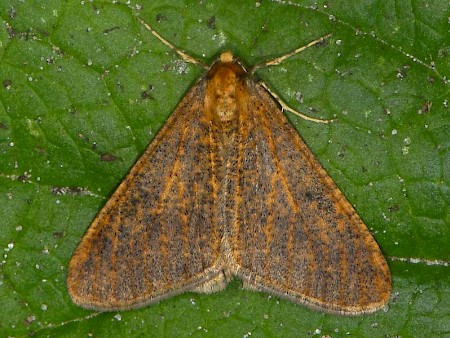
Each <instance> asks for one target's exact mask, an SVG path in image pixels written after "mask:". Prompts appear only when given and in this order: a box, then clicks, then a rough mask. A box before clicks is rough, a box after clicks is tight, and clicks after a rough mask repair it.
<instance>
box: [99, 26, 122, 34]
mask: <svg viewBox="0 0 450 338" xmlns="http://www.w3.org/2000/svg"><path fill="white" fill-rule="evenodd" d="M117 29H120V27H119V26H114V27H111V28H107V29H105V30H104V31H103V34H108V33H111V32H112V31H115V30H117Z"/></svg>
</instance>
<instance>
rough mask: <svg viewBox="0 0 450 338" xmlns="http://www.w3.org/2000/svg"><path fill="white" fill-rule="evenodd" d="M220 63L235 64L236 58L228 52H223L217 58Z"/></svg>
mask: <svg viewBox="0 0 450 338" xmlns="http://www.w3.org/2000/svg"><path fill="white" fill-rule="evenodd" d="M219 60H220V62H224V63H226V62H237V60H236V58H235V57H234V55H233V53H232V52H230V51H229V50H228V51H226V52H223V53H222V54H220V57H219Z"/></svg>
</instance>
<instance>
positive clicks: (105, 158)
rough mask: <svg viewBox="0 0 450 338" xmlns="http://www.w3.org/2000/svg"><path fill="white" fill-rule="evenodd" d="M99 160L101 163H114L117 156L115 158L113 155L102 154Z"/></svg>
mask: <svg viewBox="0 0 450 338" xmlns="http://www.w3.org/2000/svg"><path fill="white" fill-rule="evenodd" d="M100 159H101V160H102V161H103V162H114V161H116V160H117V159H118V157H117V156H115V155H113V154H108V153H107V154H103V155H102V156H101V157H100Z"/></svg>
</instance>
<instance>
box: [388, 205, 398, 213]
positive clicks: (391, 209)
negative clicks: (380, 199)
mask: <svg viewBox="0 0 450 338" xmlns="http://www.w3.org/2000/svg"><path fill="white" fill-rule="evenodd" d="M399 210H400V206H398V205H397V204H395V205H393V206H392V207H389V211H390V212H397V211H399Z"/></svg>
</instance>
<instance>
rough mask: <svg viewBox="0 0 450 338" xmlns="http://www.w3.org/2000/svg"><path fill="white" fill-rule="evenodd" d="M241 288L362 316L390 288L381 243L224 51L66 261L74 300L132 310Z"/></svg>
mask: <svg viewBox="0 0 450 338" xmlns="http://www.w3.org/2000/svg"><path fill="white" fill-rule="evenodd" d="M233 275H234V276H238V277H240V278H241V279H242V280H243V282H244V287H245V288H248V289H252V290H258V291H266V292H269V293H272V294H275V295H278V296H281V297H285V298H288V299H290V300H292V301H294V302H297V303H303V304H306V305H309V306H311V307H313V308H317V309H321V310H325V311H329V312H333V313H339V314H348V315H352V314H359V313H370V312H373V311H375V310H377V309H379V308H380V307H382V306H383V305H384V304H386V302H387V301H388V299H389V295H390V291H391V280H390V273H389V268H388V266H387V263H386V261H385V259H384V257H383V255H382V253H381V250H380V248H379V247H378V245H377V243H376V242H375V240H374V238H373V237H372V235H371V234H370V232H369V230H368V229H367V227H366V226H365V224H364V223H363V222H362V220H361V219H360V218H359V216H358V215H357V214H356V212H355V210H354V209H353V207H352V205H351V204H350V203H349V202H348V201H347V199H346V198H345V197H344V195H343V194H342V192H341V191H340V190H339V189H338V188H337V187H336V185H335V184H334V182H333V180H332V179H331V178H330V177H329V175H328V174H327V173H326V172H325V170H324V169H323V168H322V166H321V165H320V163H319V162H318V161H317V160H316V158H315V157H314V155H313V154H312V152H311V151H310V150H309V148H308V147H307V146H306V144H305V143H304V142H303V140H302V139H301V137H300V136H299V135H298V133H297V132H296V131H295V130H294V128H293V127H292V126H291V125H290V124H289V122H288V121H287V119H286V117H285V116H284V115H283V113H282V111H281V110H280V109H279V108H278V106H277V105H276V103H275V102H274V100H273V99H272V97H271V96H270V94H269V93H268V92H267V91H266V90H265V89H264V88H263V87H262V86H260V85H259V84H257V83H255V82H254V81H253V80H252V79H251V78H249V76H248V73H247V72H246V70H245V69H244V68H243V67H242V66H241V65H240V64H239V62H237V61H236V60H235V59H234V58H233V56H232V54H231V53H229V52H225V53H223V54H222V55H221V57H220V59H219V60H218V61H217V62H216V63H215V64H214V65H213V66H212V67H211V68H210V70H209V71H208V73H207V74H206V75H205V77H204V78H202V79H201V80H200V81H199V82H198V83H197V84H196V85H194V86H193V88H192V89H191V90H190V92H189V93H188V94H187V95H186V96H185V97H184V98H183V100H182V101H181V103H180V104H179V106H178V107H177V109H176V110H175V112H174V113H173V114H172V116H171V117H170V118H169V120H168V121H167V122H166V124H165V125H164V127H163V128H162V129H161V131H160V132H159V133H158V135H157V136H156V138H155V139H154V140H153V141H152V143H151V144H150V145H149V147H148V148H147V150H146V151H145V153H144V154H143V155H142V156H141V158H140V159H139V160H138V162H137V163H136V164H135V165H134V166H133V168H132V169H131V171H130V173H129V174H128V176H127V177H126V179H125V180H124V181H123V182H122V183H121V184H120V185H119V187H118V188H117V190H116V192H114V194H113V195H112V196H111V198H110V200H109V201H108V202H107V203H106V205H105V206H104V208H103V209H102V210H101V211H100V213H99V214H98V215H97V217H96V218H95V219H94V221H93V223H92V225H91V226H90V228H89V229H88V231H87V232H86V234H85V235H84V237H83V238H82V240H81V243H80V244H79V246H78V247H77V249H76V251H75V253H74V256H73V257H72V259H71V261H70V263H69V269H68V275H67V285H68V290H69V294H70V295H71V297H72V299H73V300H74V302H75V303H77V304H79V305H81V306H83V307H86V308H92V309H97V310H121V309H129V308H137V307H141V306H144V305H146V304H150V303H153V302H156V301H158V300H160V299H163V298H166V297H168V296H171V295H175V294H179V293H181V292H183V291H198V292H212V291H217V290H219V289H221V288H223V287H225V285H226V282H227V281H228V280H229V279H230V278H231V276H233Z"/></svg>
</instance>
